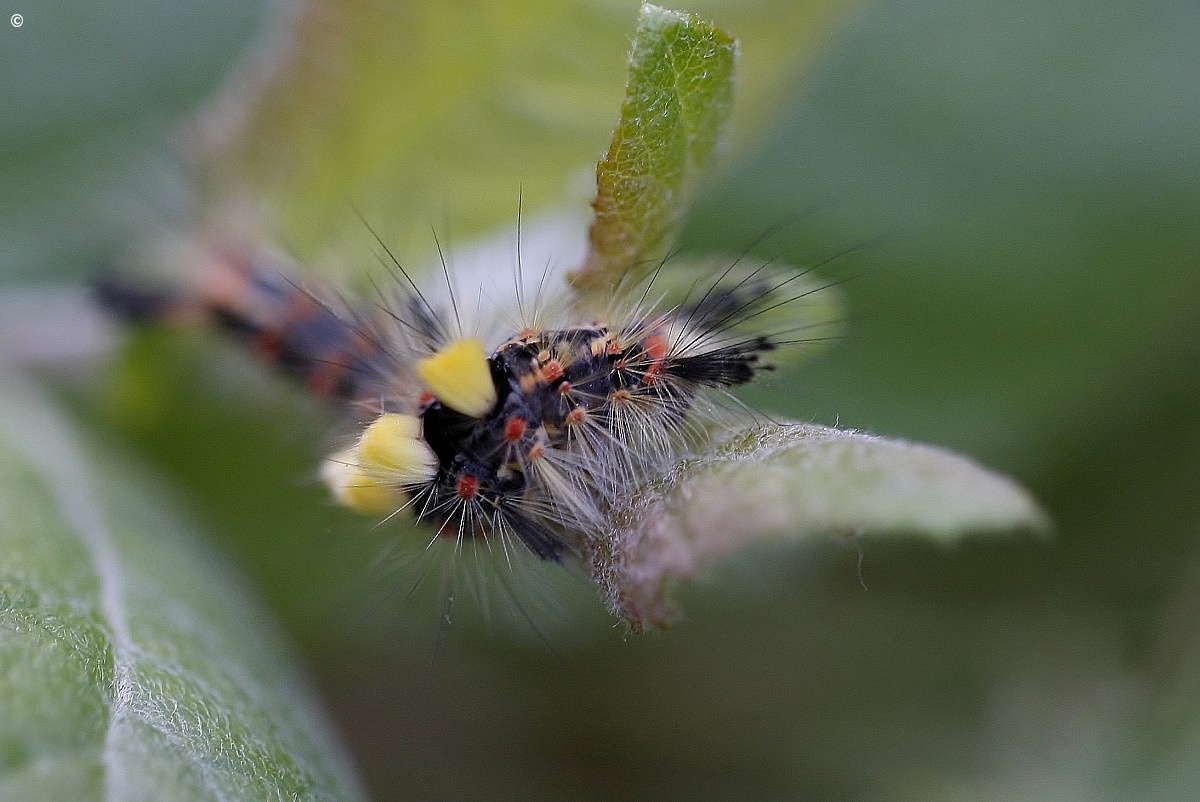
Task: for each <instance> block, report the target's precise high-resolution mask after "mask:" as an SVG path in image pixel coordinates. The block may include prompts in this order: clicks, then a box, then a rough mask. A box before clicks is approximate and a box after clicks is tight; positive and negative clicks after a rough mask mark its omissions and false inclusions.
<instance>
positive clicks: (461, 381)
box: [417, 339, 496, 418]
mask: <svg viewBox="0 0 1200 802" xmlns="http://www.w3.org/2000/svg"><path fill="white" fill-rule="evenodd" d="M417 375H418V376H420V377H421V381H423V382H425V385H426V386H427V387H428V388H429V389H430V390H432V391H433V394H434V395H435V396H437V398H438V400H439V401H441V402H442V403H443V404H445V405H446V406H448V407H450V409H453V410H456V411H458V412H461V413H463V414H464V415H470V416H471V417H472V418H482V417H483V416H484V415H486V414H487V413H489V412H491V410H492V408H493V407H494V406H496V386H495V385H494V384H492V372H491V369H490V368H489V367H488V361H487V354H486V353H485V352H484V350H483V343H481V342H480V341H479V340H475V339H469V340H459V341H458V342H454V343H451V344H450V345H447V346H446V347H445V348H443V349H442V350H440V351H438V352H437V353H436V354H434V355H433V356H430V357H426V358H425V359H422V360H421V361H419V362H418V363H417Z"/></svg>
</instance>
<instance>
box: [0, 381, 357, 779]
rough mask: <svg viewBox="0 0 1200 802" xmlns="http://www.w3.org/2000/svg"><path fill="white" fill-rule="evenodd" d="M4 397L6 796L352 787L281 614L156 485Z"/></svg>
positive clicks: (0, 558) (0, 686)
mask: <svg viewBox="0 0 1200 802" xmlns="http://www.w3.org/2000/svg"><path fill="white" fill-rule="evenodd" d="M0 408H2V409H3V410H4V416H3V420H2V422H0V798H3V799H74V800H134V799H145V800H150V799H154V800H201V799H205V800H207V799H226V800H260V799H297V800H334V799H338V800H340V799H357V798H360V797H361V794H360V792H359V790H358V787H357V785H356V782H355V780H354V779H353V778H352V775H351V773H350V772H349V770H348V768H347V765H346V764H345V761H344V759H343V757H342V753H341V752H340V751H339V749H338V748H337V746H336V745H335V744H334V743H333V742H332V741H331V740H330V739H329V737H328V730H327V726H326V724H325V722H324V721H323V719H322V718H321V716H320V715H319V714H318V712H317V710H316V706H315V704H314V702H313V701H312V700H311V698H310V697H309V696H308V695H307V689H306V688H305V683H304V682H303V679H302V677H301V676H300V675H299V674H298V673H297V672H296V671H295V670H294V669H292V668H290V667H289V663H288V661H287V659H286V652H287V649H286V648H285V646H284V644H283V643H282V642H281V639H280V638H279V635H278V634H277V632H276V630H275V625H274V622H272V621H271V620H270V619H269V618H268V617H267V616H266V615H264V613H263V612H262V611H261V610H260V609H259V608H258V607H257V606H256V605H255V604H253V603H252V602H251V600H250V599H249V597H248V595H247V594H246V592H245V591H244V589H243V588H242V587H241V586H240V585H239V583H238V582H237V581H234V580H233V579H232V578H231V577H230V576H229V569H228V567H227V566H224V565H222V564H221V563H220V562H219V561H217V560H215V559H214V558H213V556H212V555H211V554H209V553H207V552H205V551H203V550H202V549H200V548H198V547H197V545H196V544H195V542H193V541H192V540H191V539H190V534H189V533H188V532H186V527H185V526H184V525H183V524H182V523H181V522H180V520H179V519H178V518H177V517H176V516H175V515H174V513H173V512H172V511H171V510H170V509H168V507H167V505H166V504H165V503H164V502H163V497H164V496H165V495H166V494H165V493H164V491H163V490H162V489H161V488H156V487H155V486H153V484H151V483H148V482H147V481H146V479H145V477H144V476H141V475H140V474H138V473H137V472H136V471H134V470H132V469H131V468H130V467H129V466H127V465H125V464H123V463H122V462H121V460H120V458H119V456H118V455H116V454H113V453H109V452H108V451H106V450H103V449H98V448H96V447H95V446H94V444H92V443H90V442H89V441H87V440H86V439H84V438H81V437H79V436H78V435H77V434H76V433H75V432H74V431H73V430H72V429H71V427H70V426H69V425H68V424H67V423H66V422H65V421H64V420H63V419H62V418H61V417H60V416H59V415H58V414H56V413H55V412H54V410H53V406H52V403H51V402H50V400H49V399H48V398H46V397H44V396H42V395H40V394H38V393H37V392H35V391H33V390H32V389H31V388H30V387H29V386H27V385H24V384H22V383H21V382H20V381H19V380H18V379H17V378H16V377H15V376H13V375H11V374H7V375H5V376H4V381H2V382H0Z"/></svg>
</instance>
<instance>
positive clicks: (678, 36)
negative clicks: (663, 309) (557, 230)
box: [574, 4, 738, 290]
mask: <svg viewBox="0 0 1200 802" xmlns="http://www.w3.org/2000/svg"><path fill="white" fill-rule="evenodd" d="M737 51H738V45H737V42H736V41H735V40H734V39H733V37H731V36H730V35H729V34H727V33H725V32H724V31H722V30H720V29H719V28H717V27H716V26H714V25H712V24H710V23H707V22H703V21H701V20H699V19H697V18H695V17H692V16H690V15H687V14H680V13H676V12H673V11H667V10H666V9H662V8H659V7H657V6H652V5H649V4H646V5H643V6H642V14H641V18H640V20H639V23H638V30H637V37H636V39H635V40H634V44H633V52H632V53H631V54H630V57H629V73H628V78H627V83H626V86H625V101H624V103H623V104H622V106H621V117H620V122H618V124H617V128H616V130H615V131H614V132H613V138H612V143H611V144H610V145H609V148H608V153H607V154H606V155H605V156H604V158H603V159H601V161H600V163H599V164H598V165H597V166H596V197H595V199H594V200H593V201H592V207H593V209H594V210H595V220H594V221H593V223H592V227H591V231H590V239H591V250H590V252H589V254H588V258H587V262H586V264H585V265H584V267H583V269H582V270H580V271H579V272H578V273H577V274H576V275H575V276H574V281H575V284H576V286H577V287H578V288H580V289H582V290H586V289H587V288H589V287H599V288H601V289H604V288H607V287H610V286H613V285H616V284H617V283H618V282H619V281H620V279H621V278H622V277H623V276H624V275H625V274H626V273H627V272H628V271H630V270H631V269H633V268H635V267H638V266H640V265H641V264H642V263H643V262H644V261H645V260H646V259H648V258H653V257H654V256H656V255H657V254H658V253H659V252H660V251H661V249H662V248H663V247H665V246H666V245H667V244H668V243H669V242H670V240H671V238H672V237H673V236H674V233H675V230H676V228H677V227H678V225H679V222H680V220H681V219H682V218H683V215H684V213H685V212H686V211H687V204H688V200H689V198H690V195H691V190H692V189H693V188H694V185H695V183H696V180H697V178H698V176H699V174H700V173H702V172H703V171H704V169H705V168H706V167H708V165H709V163H710V162H711V160H712V157H713V154H714V153H715V151H716V148H717V144H718V142H719V141H720V138H721V134H722V131H723V129H724V127H725V122H726V119H727V118H728V116H729V110H730V107H731V106H732V104H733V81H734V70H735V68H736V66H737Z"/></svg>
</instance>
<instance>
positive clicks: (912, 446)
mask: <svg viewBox="0 0 1200 802" xmlns="http://www.w3.org/2000/svg"><path fill="white" fill-rule="evenodd" d="M1047 527H1048V522H1047V519H1046V517H1045V515H1044V514H1043V513H1042V512H1041V510H1040V509H1039V508H1038V506H1037V503H1036V502H1035V501H1034V500H1033V498H1032V497H1031V496H1030V495H1029V494H1028V493H1027V492H1026V491H1025V490H1024V489H1022V488H1021V487H1020V486H1018V485H1017V484H1016V483H1014V482H1013V481H1012V480H1010V479H1008V478H1006V477H1004V476H1001V475H999V474H997V473H994V472H992V471H989V470H987V469H986V468H983V467H980V466H979V465H977V464H975V463H973V462H972V461H970V460H969V459H967V458H966V457H962V456H959V455H957V454H954V453H951V452H949V451H945V450H943V449H939V448H935V447H933V446H928V445H921V444H918V443H908V442H904V441H901V440H889V439H884V438H881V437H876V436H873V435H868V434H863V433H861V432H854V431H844V430H840V429H831V428H827V427H824V426H816V425H811V424H773V425H769V426H759V427H755V428H752V429H747V430H745V431H742V432H740V433H737V434H735V435H733V436H731V437H730V438H728V439H727V440H725V441H723V442H721V443H719V444H717V445H715V446H714V447H713V448H712V449H711V450H710V451H709V452H708V453H704V454H701V455H699V456H697V457H695V458H693V459H690V460H686V461H684V462H683V463H681V464H680V465H678V466H677V467H676V469H675V470H674V471H673V472H672V473H671V474H670V475H669V476H667V477H664V478H663V479H662V480H660V481H657V482H652V483H651V484H650V485H648V486H647V487H645V488H644V489H643V491H642V493H641V495H640V497H637V498H635V499H633V501H632V503H630V504H629V505H627V506H625V507H623V508H622V509H620V510H618V511H617V512H616V514H615V515H614V517H613V520H612V528H611V530H610V531H609V533H608V534H607V535H606V537H605V538H603V539H602V540H601V541H600V542H599V543H597V544H596V546H595V549H594V552H593V554H592V556H591V561H592V571H593V578H594V579H595V580H596V582H597V583H598V584H599V585H600V587H601V591H602V593H603V594H604V595H605V597H606V600H607V603H608V605H609V608H610V609H611V610H612V611H613V612H614V613H616V614H617V615H619V616H620V617H621V618H623V619H624V620H625V621H626V622H628V623H629V625H630V626H631V628H632V629H633V630H634V631H635V632H640V631H642V630H643V629H645V628H646V627H647V626H648V625H649V626H665V625H667V624H668V623H670V621H671V620H672V618H673V617H674V615H675V613H674V610H673V609H672V607H671V605H670V604H669V602H668V601H667V599H666V595H665V594H666V591H667V585H668V584H669V582H670V581H677V580H688V579H692V578H695V577H696V576H697V575H698V574H699V573H700V572H702V571H703V570H704V569H706V568H708V567H709V566H710V565H712V564H713V563H715V562H716V561H718V560H719V559H721V558H723V557H725V556H728V555H729V554H731V553H732V552H734V551H736V550H737V549H740V548H743V547H744V546H747V545H749V544H751V543H753V542H756V541H761V540H767V539H777V538H783V537H788V538H794V539H811V538H813V537H817V536H828V535H830V534H841V535H854V536H857V535H863V534H877V533H893V534H896V533H904V534H921V535H924V536H925V537H928V538H931V539H936V540H940V541H946V542H950V541H953V540H954V539H956V538H958V537H960V536H961V535H962V534H964V533H968V532H982V531H997V530H1009V529H1030V530H1039V531H1040V530H1045V529H1046V528H1047Z"/></svg>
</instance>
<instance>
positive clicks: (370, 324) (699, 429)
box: [100, 251, 829, 562]
mask: <svg viewBox="0 0 1200 802" xmlns="http://www.w3.org/2000/svg"><path fill="white" fill-rule="evenodd" d="M397 268H398V265H397ZM676 272H677V271H672V270H670V269H667V270H664V269H662V266H661V265H659V266H657V267H656V268H655V269H650V270H644V271H641V273H642V275H641V278H639V279H631V280H629V281H628V282H625V284H624V285H623V286H618V287H614V288H613V291H612V292H611V293H607V294H606V295H605V300H604V301H603V302H602V303H600V304H598V306H599V307H600V308H597V309H590V308H588V307H587V306H586V305H585V304H583V303H582V302H580V301H577V300H569V299H567V298H565V296H563V295H561V294H554V293H550V292H548V291H546V290H545V285H546V284H547V283H548V279H547V278H546V277H544V276H543V277H542V279H541V280H540V281H539V282H538V286H537V290H536V291H535V292H533V293H532V294H530V293H528V292H526V291H525V290H524V288H523V287H522V286H521V285H522V283H523V280H522V278H521V272H520V269H519V268H518V273H517V277H516V287H515V288H514V291H515V295H516V303H515V305H511V304H510V306H514V307H515V308H513V309H510V310H509V311H508V312H507V313H506V314H504V313H502V314H497V315H491V316H488V315H486V314H483V315H479V316H480V317H482V318H483V319H482V320H478V321H474V322H473V323H472V322H470V321H468V319H467V318H469V317H470V313H469V311H468V310H469V309H470V308H471V307H472V304H470V303H467V302H466V300H467V299H466V298H465V297H462V292H461V291H459V292H458V293H456V292H455V291H453V290H449V291H444V292H443V297H442V298H441V299H440V300H439V299H438V298H437V297H435V295H434V293H433V292H432V291H430V290H428V289H426V290H423V289H419V288H418V287H417V286H416V285H415V284H413V283H412V282H411V281H410V280H409V278H408V274H407V273H404V272H403V271H402V270H398V269H397V281H396V282H395V286H393V287H391V288H389V289H387V290H379V293H378V297H377V298H375V299H374V300H373V301H372V302H365V303H364V302H355V303H350V302H345V301H341V302H339V303H337V304H333V303H330V302H328V301H326V300H323V296H324V295H325V294H324V293H320V292H319V291H315V292H310V291H309V290H307V289H304V288H302V287H301V286H300V285H298V284H296V283H294V282H293V280H292V279H290V278H289V277H288V275H287V273H286V272H284V270H283V269H282V268H281V267H280V266H279V264H278V263H277V262H274V261H271V260H263V259H261V258H254V257H251V256H247V255H245V254H244V253H238V252H234V251H229V252H224V253H220V254H216V255H213V256H212V257H211V258H210V259H209V260H208V266H207V268H206V271H205V273H206V278H205V280H203V281H202V282H200V284H199V286H198V288H197V289H196V290H195V291H194V292H192V293H187V294H180V293H172V292H166V293H157V292H147V291H145V290H142V289H139V288H133V287H130V286H128V285H123V284H120V283H114V282H107V283H105V284H103V285H101V287H100V293H101V297H102V299H103V300H104V301H105V302H106V303H107V305H108V306H110V307H112V308H115V309H117V310H119V311H121V312H122V313H123V314H125V315H126V316H129V317H138V318H179V317H187V318H190V319H195V318H197V317H200V316H204V317H208V318H210V319H211V320H213V321H215V322H216V323H218V324H219V325H221V326H223V327H224V328H226V329H228V330H230V331H232V332H234V333H235V334H237V335H238V336H240V337H241V338H243V339H244V340H245V341H246V342H247V343H248V344H249V345H250V347H251V348H252V349H253V350H254V351H255V352H256V353H258V354H260V355H262V356H264V357H266V358H268V359H270V360H271V361H273V362H275V363H277V364H279V365H280V366H282V367H284V368H285V369H287V370H288V371H290V372H292V373H293V374H295V375H296V376H297V377H299V378H300V379H301V380H302V381H303V382H304V383H305V385H306V386H307V387H308V388H309V389H310V390H311V391H312V392H314V393H316V394H318V395H320V396H323V397H326V398H328V399H330V400H332V401H335V402H336V403H338V404H340V405H343V406H344V407H345V408H347V409H348V410H351V411H352V412H353V415H354V417H356V418H357V419H358V421H359V422H360V431H359V432H358V433H357V437H356V438H355V439H354V442H352V443H350V444H349V445H348V447H346V448H343V449H341V450H339V451H337V452H336V453H335V454H333V455H331V456H330V457H329V458H328V459H326V460H325V462H324V465H323V470H322V476H323V478H324V480H325V482H326V483H327V484H328V486H329V487H330V489H331V491H332V493H333V495H334V496H335V498H337V500H338V501H339V502H341V503H342V504H344V505H345V506H347V507H350V508H352V509H354V510H357V511H359V512H362V513H366V514H369V515H374V516H376V517H377V518H381V519H387V518H391V517H392V516H395V515H400V514H404V515H412V516H413V517H415V518H416V519H417V520H418V521H420V522H423V523H426V524H428V525H429V527H430V528H431V530H432V532H434V533H436V535H438V536H440V537H443V538H450V539H453V540H454V541H456V542H457V543H458V544H460V545H461V544H463V543H466V542H468V541H479V542H485V543H487V545H488V547H489V549H490V548H492V547H493V546H498V548H499V549H500V550H502V551H503V552H504V553H506V554H507V553H510V550H511V549H512V548H514V547H515V548H520V549H525V550H527V551H528V552H530V553H531V554H532V555H534V556H536V557H537V558H539V559H541V560H545V561H553V562H560V561H562V560H564V559H567V558H575V557H584V558H587V556H588V554H589V551H590V548H591V546H592V543H593V540H594V539H595V538H596V537H597V536H598V535H599V534H601V533H602V532H603V530H604V528H605V527H606V526H607V525H608V524H607V522H608V520H609V518H610V516H611V515H612V513H613V512H614V511H619V510H620V508H621V506H622V505H623V504H624V503H625V500H626V499H627V498H628V496H629V494H630V493H631V492H633V490H634V489H635V488H636V487H638V486H639V485H640V484H642V483H644V482H646V481H648V480H652V479H653V478H654V477H655V476H656V475H661V474H663V473H664V472H666V471H668V470H669V469H670V467H671V466H672V465H673V464H675V463H676V462H677V461H678V460H680V459H682V458H684V457H686V456H687V455H688V454H689V453H691V450H692V449H693V448H694V447H695V446H696V445H697V444H699V443H701V442H702V441H703V440H704V438H705V437H706V435H707V432H708V430H709V429H710V428H711V427H713V426H714V425H717V424H719V423H720V422H721V418H722V412H723V408H725V407H728V406H729V405H727V404H723V403H722V402H721V397H722V395H723V394H725V393H726V391H727V390H728V388H731V387H734V386H737V385H741V384H745V383H747V382H750V381H752V380H753V379H754V378H755V377H756V376H758V375H759V374H761V373H762V372H764V371H767V370H770V369H771V368H772V367H773V365H772V364H771V363H770V362H769V361H768V360H769V358H772V357H774V356H776V349H777V348H779V347H780V346H783V345H786V344H790V343H793V342H797V341H798V340H797V339H796V338H795V337H794V335H795V334H796V330H795V329H796V327H795V326H794V325H790V326H787V327H784V326H776V327H775V328H774V330H771V331H768V330H767V328H766V327H764V325H763V324H764V323H765V322H766V321H767V320H769V319H771V312H772V311H773V310H776V309H780V308H788V314H787V315H786V319H787V320H788V321H789V322H790V323H791V324H794V322H795V315H794V314H792V313H794V312H795V311H796V309H795V307H796V306H798V305H800V306H803V305H804V303H805V302H808V301H812V300H814V299H817V298H819V299H820V302H821V303H822V304H827V303H828V298H827V297H825V296H827V295H828V293H817V292H816V290H818V289H822V288H821V287H817V286H816V285H814V284H813V283H812V282H811V281H810V280H809V278H808V277H807V276H805V275H804V274H803V273H802V272H800V271H798V270H794V269H788V270H782V269H780V268H778V267H775V266H773V265H769V264H757V265H747V264H743V260H726V261H724V262H721V263H718V266H717V268H716V270H715V272H713V273H708V274H707V275H702V276H701V278H698V279H694V285H693V286H690V287H680V286H679V281H678V276H677V275H676V274H675V273H676ZM673 280H674V282H675V286H674V287H672V286H671V285H672V281H673ZM446 283H447V285H448V284H449V277H448V276H447V281H446ZM826 286H828V285H826ZM672 290H674V291H675V292H672ZM531 295H532V297H530V296H531ZM673 295H674V296H676V297H674V298H673V297H672V296H673ZM476 305H478V304H476ZM810 311H811V307H810ZM803 317H804V319H805V320H806V321H807V324H808V325H814V326H822V327H823V326H826V325H828V324H829V321H827V320H826V321H819V322H814V321H813V319H812V318H813V316H812V315H811V314H809V315H806V316H803ZM814 339H816V338H814Z"/></svg>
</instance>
